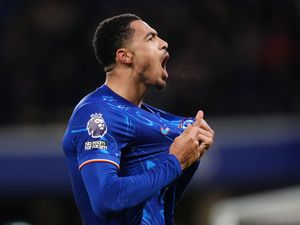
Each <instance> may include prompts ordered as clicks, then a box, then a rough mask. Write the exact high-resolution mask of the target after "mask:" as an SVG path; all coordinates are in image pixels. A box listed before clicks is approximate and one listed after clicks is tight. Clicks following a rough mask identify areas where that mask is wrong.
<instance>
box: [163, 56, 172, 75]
mask: <svg viewBox="0 0 300 225" xmlns="http://www.w3.org/2000/svg"><path fill="white" fill-rule="evenodd" d="M169 57H170V56H169V53H166V54H165V55H164V57H163V60H162V62H161V67H162V68H163V70H164V72H165V74H166V76H167V75H168V73H167V62H168V60H169Z"/></svg>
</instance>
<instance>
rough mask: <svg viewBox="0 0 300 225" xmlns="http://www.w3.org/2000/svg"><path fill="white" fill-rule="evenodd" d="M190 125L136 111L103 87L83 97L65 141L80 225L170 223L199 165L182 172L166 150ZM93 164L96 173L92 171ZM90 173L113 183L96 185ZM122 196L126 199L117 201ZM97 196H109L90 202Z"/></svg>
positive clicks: (155, 112) (148, 110) (147, 109)
mask: <svg viewBox="0 0 300 225" xmlns="http://www.w3.org/2000/svg"><path fill="white" fill-rule="evenodd" d="M189 123H193V119H192V118H183V117H179V116H175V115H172V114H170V113H167V112H165V111H162V110H159V109H157V108H154V107H152V106H150V105H147V104H145V103H143V104H142V106H141V107H138V106H136V105H134V104H132V103H131V102H129V101H127V100H126V99H124V98H122V97H121V96H119V95H117V94H116V93H115V92H113V91H112V90H111V89H110V88H109V87H108V86H106V85H103V86H101V87H99V88H98V89H96V90H95V91H94V92H92V93H90V94H89V95H87V96H86V97H85V98H83V99H82V100H81V101H80V102H79V104H78V105H77V106H76V107H75V109H74V112H73V114H72V116H71V118H70V121H69V124H68V127H67V130H66V133H65V136H64V140H63V148H64V152H65V155H66V157H67V161H68V164H69V168H70V173H71V179H72V186H73V192H74V197H75V200H76V204H77V206H78V208H79V211H80V215H81V218H82V220H83V223H84V224H85V225H100V224H148V225H154V224H159V225H162V224H173V217H174V207H175V204H176V202H177V201H178V199H179V197H180V196H181V194H182V193H183V191H184V189H185V188H186V186H187V184H188V183H189V181H190V180H191V178H192V175H193V174H194V172H195V170H196V168H197V167H198V163H195V164H194V165H193V166H191V167H190V168H188V169H187V170H184V171H181V168H180V165H179V162H178V161H177V159H176V157H175V156H173V155H170V154H169V147H170V145H171V143H172V142H173V140H174V139H175V138H176V137H177V136H178V135H180V134H181V133H182V132H183V131H184V129H185V128H186V127H187V125H188V124H189ZM96 164H97V166H100V167H99V168H100V169H98V168H96V169H95V170H92V169H91V168H92V167H93V166H95V165H96ZM101 166H102V167H106V168H105V169H107V168H108V169H107V170H106V171H109V173H110V171H112V173H115V174H116V176H115V181H114V182H115V183H113V182H111V180H112V179H110V178H107V177H105V175H104V172H103V173H102V174H101V170H102V167H101ZM91 173H93V174H94V173H99V174H97V176H98V177H99V179H100V180H101V179H102V180H101V182H102V183H106V182H107V183H108V182H111V183H109V185H106V186H105V185H99V184H98V183H95V181H93V179H94V178H93V177H91V176H90V175H91ZM140 175H143V176H140ZM121 178H122V179H121ZM116 182H118V183H116ZM120 182H121V183H120ZM97 185H99V187H97ZM117 188H118V190H115V189H117ZM102 189H105V190H102ZM114 191H115V192H114ZM123 191H124V193H125V194H124V195H126V193H130V194H128V196H122V197H123V198H122V199H123V200H122V201H121V200H117V199H119V198H118V197H117V195H119V194H120V195H121V194H122V192H123ZM130 191H131V192H130ZM98 192H103V193H108V192H111V193H112V194H111V195H101V196H102V197H101V198H100V199H97V198H93V196H94V195H97V193H98ZM103 196H104V197H103ZM105 196H109V197H105ZM124 199H125V200H124ZM114 201H116V202H118V203H119V202H120V201H121V202H120V203H119V205H118V207H115V206H114V207H112V208H114V209H116V210H111V211H110V210H107V209H106V210H102V208H101V207H102V205H109V204H113V202H114ZM98 206H100V208H101V209H99V210H98V209H97V207H98ZM98 208H99V207H98Z"/></svg>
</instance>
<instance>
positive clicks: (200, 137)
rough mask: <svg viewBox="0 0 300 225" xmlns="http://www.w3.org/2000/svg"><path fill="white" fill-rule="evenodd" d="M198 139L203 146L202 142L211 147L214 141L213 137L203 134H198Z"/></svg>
mask: <svg viewBox="0 0 300 225" xmlns="http://www.w3.org/2000/svg"><path fill="white" fill-rule="evenodd" d="M197 140H198V141H199V142H200V146H201V144H206V145H207V146H208V147H209V146H211V145H212V143H213V139H212V138H211V137H207V136H205V135H203V134H198V135H197Z"/></svg>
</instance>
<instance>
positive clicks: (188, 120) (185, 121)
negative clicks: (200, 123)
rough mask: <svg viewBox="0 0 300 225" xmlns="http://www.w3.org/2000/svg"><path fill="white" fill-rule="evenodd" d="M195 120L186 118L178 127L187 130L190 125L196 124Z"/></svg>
mask: <svg viewBox="0 0 300 225" xmlns="http://www.w3.org/2000/svg"><path fill="white" fill-rule="evenodd" d="M194 121H195V120H194V119H193V118H191V117H190V118H185V119H183V120H181V122H180V123H179V125H178V127H179V128H181V129H183V130H185V129H186V128H187V126H188V125H189V124H193V123H194Z"/></svg>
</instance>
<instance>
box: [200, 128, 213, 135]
mask: <svg viewBox="0 0 300 225" xmlns="http://www.w3.org/2000/svg"><path fill="white" fill-rule="evenodd" d="M199 133H200V134H202V135H204V136H206V137H210V138H212V137H213V136H214V133H213V132H211V131H210V130H206V129H204V128H202V127H201V128H199Z"/></svg>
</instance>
